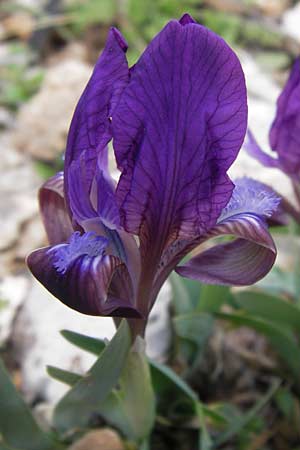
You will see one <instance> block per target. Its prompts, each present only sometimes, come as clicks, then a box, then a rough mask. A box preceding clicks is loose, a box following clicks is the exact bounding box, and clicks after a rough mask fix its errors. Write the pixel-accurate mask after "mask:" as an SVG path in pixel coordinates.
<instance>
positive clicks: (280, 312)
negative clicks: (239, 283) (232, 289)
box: [235, 291, 300, 332]
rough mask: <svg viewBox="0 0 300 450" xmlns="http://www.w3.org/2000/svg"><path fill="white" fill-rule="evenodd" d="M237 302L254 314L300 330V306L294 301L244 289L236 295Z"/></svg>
mask: <svg viewBox="0 0 300 450" xmlns="http://www.w3.org/2000/svg"><path fill="white" fill-rule="evenodd" d="M235 299H236V302H237V303H238V305H239V306H240V307H241V308H243V309H244V310H245V311H247V312H249V313H251V314H252V315H255V316H258V317H261V318H264V319H267V320H270V321H274V322H276V323H278V324H279V325H283V326H288V327H292V328H295V330H297V331H298V332H300V308H298V307H297V306H295V305H293V304H292V303H290V302H288V301H286V300H283V299H281V298H280V297H276V296H274V295H270V294H265V293H263V292H258V291H243V292H239V293H238V294H236V295H235Z"/></svg>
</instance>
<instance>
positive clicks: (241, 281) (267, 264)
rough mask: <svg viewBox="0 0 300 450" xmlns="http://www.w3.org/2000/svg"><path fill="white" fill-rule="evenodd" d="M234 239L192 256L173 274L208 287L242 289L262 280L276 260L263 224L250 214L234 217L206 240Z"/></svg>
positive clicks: (269, 236) (259, 219) (216, 229)
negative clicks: (227, 286) (211, 238)
mask: <svg viewBox="0 0 300 450" xmlns="http://www.w3.org/2000/svg"><path fill="white" fill-rule="evenodd" d="M226 234H230V235H233V236H235V237H237V239H236V240H234V241H232V242H227V243H222V244H219V245H216V246H214V247H212V248H211V249H209V250H206V251H204V252H202V253H199V255H197V256H194V257H193V258H191V259H190V261H188V262H187V263H186V264H185V265H183V266H179V267H177V269H176V272H177V273H179V274H180V275H182V276H184V277H187V278H192V279H196V280H198V281H202V282H203V283H208V284H222V285H235V286H244V285H249V284H253V283H255V282H256V281H258V280H260V279H261V278H263V277H264V276H265V275H266V274H267V273H268V272H269V270H270V269H271V268H272V266H273V264H274V262H275V259H276V247H275V244H274V242H273V240H272V237H271V235H270V234H269V231H268V228H267V226H266V224H265V221H264V220H263V219H261V218H260V217H258V216H256V215H254V214H246V213H244V214H238V215H235V216H232V217H231V218H227V219H225V220H224V221H223V222H220V223H219V224H218V225H217V226H216V227H214V229H213V230H211V232H210V233H209V235H208V236H207V239H208V238H210V237H215V236H222V235H226Z"/></svg>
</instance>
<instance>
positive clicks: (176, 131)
mask: <svg viewBox="0 0 300 450" xmlns="http://www.w3.org/2000/svg"><path fill="white" fill-rule="evenodd" d="M183 22H184V23H183V24H181V23H179V22H178V21H171V22H170V23H169V24H168V25H167V26H166V27H165V28H164V29H163V30H162V32H161V33H160V34H159V35H158V36H157V37H156V38H155V39H154V40H153V41H152V42H151V43H150V45H149V46H148V47H147V49H146V50H145V52H144V54H143V55H142V57H141V58H140V59H139V61H138V62H137V64H136V65H135V68H134V71H133V72H132V75H131V78H130V82H129V84H128V86H127V87H126V88H125V90H124V92H123V95H122V97H121V99H120V102H119V104H118V105H117V107H116V110H115V113H114V115H113V121H112V124H113V137H114V148H115V153H116V159H117V163H118V167H119V168H120V170H121V171H122V174H121V178H120V181H119V183H118V187H117V200H118V204H119V206H120V214H121V223H122V225H123V226H124V228H125V229H126V230H127V231H128V232H131V233H135V234H138V235H139V237H140V241H141V249H142V253H143V255H144V257H146V256H145V255H148V256H149V254H150V253H149V252H152V253H153V252H156V253H157V254H160V253H161V251H162V249H163V248H164V247H165V245H166V243H167V242H168V241H170V239H175V238H176V237H177V236H181V237H189V238H191V237H194V236H198V235H199V234H202V233H204V232H206V231H207V230H208V229H209V228H210V227H211V226H213V225H214V224H215V222H216V220H217V217H218V216H219V215H220V212H221V210H222V209H223V208H224V206H225V205H226V203H227V202H228V200H229V198H230V195H231V192H232V189H233V185H232V183H231V182H230V180H229V179H228V177H227V176H226V171H227V169H228V168H229V167H230V165H231V164H232V162H233V161H234V159H235V158H236V156H237V153H238V151H239V149H240V146H241V144H242V141H243V138H244V134H245V130H246V118H247V105H246V91H245V83H244V76H243V72H242V69H241V67H240V64H239V62H238V59H237V57H236V55H235V54H234V53H233V51H232V50H231V49H230V48H229V47H228V46H227V44H226V43H225V42H224V41H223V40H222V39H221V38H219V37H218V36H217V35H215V34H214V33H213V32H211V31H209V30H207V29H205V28H204V27H202V26H200V25H197V24H195V23H191V21H190V20H188V21H186V20H183ZM183 25H184V26H183Z"/></svg>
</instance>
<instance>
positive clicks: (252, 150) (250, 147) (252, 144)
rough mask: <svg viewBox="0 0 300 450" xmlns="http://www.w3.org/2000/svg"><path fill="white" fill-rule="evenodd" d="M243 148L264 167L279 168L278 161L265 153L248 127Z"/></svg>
mask: <svg viewBox="0 0 300 450" xmlns="http://www.w3.org/2000/svg"><path fill="white" fill-rule="evenodd" d="M244 148H245V150H246V151H247V153H248V154H249V155H250V156H252V157H253V158H255V159H257V161H259V162H260V163H261V164H262V165H263V166H265V167H276V168H279V169H280V163H279V161H278V159H275V158H273V157H272V156H270V155H268V154H267V153H265V152H264V151H263V150H262V148H261V147H260V146H259V145H258V143H257V141H256V139H255V137H254V134H253V133H252V131H250V130H249V129H248V131H247V139H246V141H245V143H244Z"/></svg>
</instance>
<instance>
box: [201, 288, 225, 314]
mask: <svg viewBox="0 0 300 450" xmlns="http://www.w3.org/2000/svg"><path fill="white" fill-rule="evenodd" d="M230 296H231V292H230V289H229V287H227V286H216V285H210V284H206V285H203V286H202V288H201V295H200V299H199V302H198V305H197V311H199V312H207V313H213V312H218V311H219V310H220V308H221V306H222V305H223V304H224V303H226V302H227V301H228V299H229V298H230Z"/></svg>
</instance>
